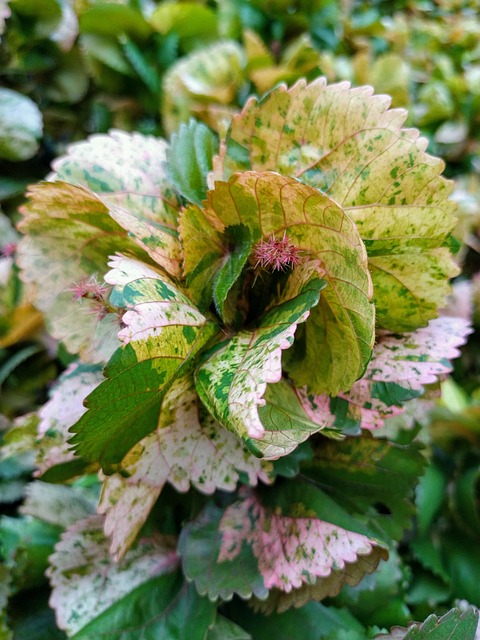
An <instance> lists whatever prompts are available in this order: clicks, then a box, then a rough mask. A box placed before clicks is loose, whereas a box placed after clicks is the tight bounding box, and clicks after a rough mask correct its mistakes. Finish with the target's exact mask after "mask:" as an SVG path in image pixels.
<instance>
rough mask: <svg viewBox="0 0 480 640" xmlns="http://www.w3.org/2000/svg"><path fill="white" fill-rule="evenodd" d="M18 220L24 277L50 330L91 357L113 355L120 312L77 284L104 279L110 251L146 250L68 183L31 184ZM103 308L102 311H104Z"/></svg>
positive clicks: (96, 359) (91, 197) (90, 198)
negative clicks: (83, 292) (80, 290)
mask: <svg viewBox="0 0 480 640" xmlns="http://www.w3.org/2000/svg"><path fill="white" fill-rule="evenodd" d="M28 195H29V197H30V202H29V203H28V204H26V205H25V206H24V207H23V209H22V212H23V214H24V219H23V220H22V221H21V222H20V224H19V229H20V230H21V231H22V233H24V234H27V235H26V237H24V238H23V239H22V240H21V241H20V243H19V245H18V258H17V261H18V265H19V266H20V268H21V277H22V279H23V280H24V281H25V282H27V283H28V284H29V285H30V290H31V293H32V296H33V299H34V302H35V305H36V306H37V307H38V308H39V309H40V310H41V311H43V312H44V314H45V316H46V321H47V325H48V329H49V331H50V333H51V334H52V335H53V336H54V337H55V338H57V339H58V340H62V341H63V342H64V344H65V346H66V347H67V349H68V350H69V351H71V352H72V353H78V354H80V357H81V358H82V359H83V360H85V361H87V362H102V361H106V360H108V358H109V357H110V356H111V354H112V353H113V351H114V350H115V349H116V348H117V346H118V340H117V338H116V330H117V316H116V314H115V313H107V311H108V308H107V307H104V306H101V308H99V309H97V306H98V303H97V301H96V300H89V299H85V298H81V297H80V298H78V299H77V298H76V296H75V293H74V289H75V287H76V286H78V285H81V283H83V282H86V281H88V280H89V279H90V278H91V277H93V278H96V279H97V280H98V282H99V283H101V279H102V276H103V274H104V273H105V271H106V270H107V260H108V256H109V255H110V254H112V253H115V251H116V250H117V249H118V247H119V245H120V246H121V247H122V249H123V250H124V251H129V252H131V253H133V254H134V255H135V253H141V252H140V250H139V249H137V247H136V245H135V244H134V243H133V242H132V241H131V240H130V239H129V238H128V236H127V233H126V232H125V231H124V230H123V229H122V227H121V226H119V225H118V224H117V223H116V222H115V221H114V220H112V218H111V217H110V215H109V213H108V209H107V207H106V206H105V204H103V203H102V202H101V201H100V200H99V199H98V198H97V197H96V196H95V194H93V193H92V192H90V191H88V190H87V189H85V188H83V187H75V186H72V185H70V184H67V183H64V182H54V183H42V184H39V185H37V186H34V187H31V189H30V191H29V194H28ZM99 311H100V313H99Z"/></svg>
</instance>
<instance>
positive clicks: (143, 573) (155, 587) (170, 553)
mask: <svg viewBox="0 0 480 640" xmlns="http://www.w3.org/2000/svg"><path fill="white" fill-rule="evenodd" d="M102 529H103V518H101V517H99V516H94V517H91V518H87V519H85V520H81V521H80V522H77V523H76V524H75V525H73V526H72V527H71V528H70V529H69V530H67V531H66V532H65V533H64V534H63V536H62V539H61V541H60V542H59V543H58V544H57V545H56V548H55V553H54V554H53V555H52V556H51V558H50V568H49V570H48V575H49V578H50V583H51V585H52V589H53V590H52V596H51V599H50V605H51V606H52V607H53V609H55V612H56V617H57V624H58V626H59V627H60V628H61V629H64V630H66V631H67V633H68V635H69V636H73V637H75V638H76V639H77V638H78V639H80V638H82V639H87V638H91V637H92V636H95V637H97V638H102V637H107V636H108V637H110V638H112V637H113V638H115V639H119V638H124V639H126V638H128V639H129V640H133V638H138V634H139V633H142V631H143V633H146V634H150V635H151V636H152V637H162V638H163V637H164V638H166V639H167V638H168V639H170V638H172V639H173V638H175V637H182V638H183V637H184V636H183V635H181V636H180V635H179V636H174V635H171V634H170V633H168V635H167V633H166V632H165V631H166V629H165V627H166V628H167V629H168V624H169V623H170V624H172V626H175V620H176V618H177V617H178V615H179V611H178V608H182V605H181V604H180V602H178V600H180V601H182V600H184V599H185V598H186V597H188V596H187V593H186V590H187V589H186V587H185V586H184V585H183V584H182V579H181V578H180V576H179V575H178V573H177V566H178V559H177V554H176V552H175V550H174V548H173V547H172V541H168V540H166V539H162V538H160V537H159V538H156V539H144V540H142V542H141V543H140V544H139V545H138V546H137V547H135V549H132V550H131V551H130V552H129V553H128V554H127V556H126V557H125V558H124V560H123V561H122V562H121V563H119V564H116V563H115V562H114V561H113V560H112V559H111V558H110V556H109V554H108V539H107V538H106V537H105V536H104V534H103V530H102ZM190 595H191V596H193V602H192V603H191V604H192V605H193V604H194V603H195V604H197V606H198V604H199V602H198V600H199V599H198V600H195V597H194V594H190ZM177 599H178V600H177ZM182 604H183V607H185V606H186V603H182ZM201 608H202V607H201V605H200V607H199V609H201ZM208 609H209V607H207V610H208ZM187 610H188V609H187ZM210 610H211V608H210ZM186 612H187V611H185V610H184V611H183V614H185V613H186ZM190 613H194V611H192V612H190ZM199 613H201V611H199ZM202 613H203V614H205V613H206V612H205V610H204V611H203V612H202ZM211 613H213V611H212V612H211ZM209 617H210V616H209ZM212 617H213V616H212ZM202 618H203V616H201V620H200V621H199V622H200V623H201V622H203V619H202ZM210 621H211V620H209V622H210ZM177 623H178V622H177ZM200 626H201V624H200ZM207 626H208V623H207ZM162 631H164V632H165V635H163V634H162ZM205 631H206V628H205V630H204V633H205ZM171 633H173V630H172V632H171ZM192 633H193V631H192ZM195 637H198V638H199V639H200V638H202V637H203V636H202V635H196V636H195Z"/></svg>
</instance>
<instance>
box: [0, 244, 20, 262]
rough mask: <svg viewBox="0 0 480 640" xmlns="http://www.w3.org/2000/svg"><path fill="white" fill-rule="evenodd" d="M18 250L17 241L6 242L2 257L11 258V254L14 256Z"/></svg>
mask: <svg viewBox="0 0 480 640" xmlns="http://www.w3.org/2000/svg"><path fill="white" fill-rule="evenodd" d="M16 250H17V245H16V243H15V242H9V243H8V244H6V245H5V246H4V247H3V249H2V251H1V254H2V257H4V258H9V257H10V256H13V255H14V253H15V252H16Z"/></svg>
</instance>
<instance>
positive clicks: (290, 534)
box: [179, 482, 388, 612]
mask: <svg viewBox="0 0 480 640" xmlns="http://www.w3.org/2000/svg"><path fill="white" fill-rule="evenodd" d="M296 484H297V486H296V488H293V487H288V488H287V491H285V487H283V490H282V492H281V493H279V492H276V495H275V496H274V497H272V496H271V495H270V496H269V506H266V505H265V504H263V503H262V501H261V500H260V499H259V498H258V496H256V495H255V494H253V493H248V492H244V495H243V499H241V500H239V501H238V502H235V503H233V504H232V505H230V506H229V507H227V509H226V510H225V511H224V513H223V514H221V513H218V512H216V511H214V510H210V511H209V512H208V511H207V512H206V513H205V515H203V516H201V517H200V518H199V519H198V520H197V521H196V522H193V523H191V524H190V525H188V526H187V528H186V529H185V530H184V532H183V533H182V536H181V539H180V545H179V551H180V554H181V556H182V562H183V568H184V572H185V574H186V575H187V577H188V578H190V579H192V580H194V582H195V584H196V586H197V589H198V590H199V591H200V593H206V594H208V596H209V597H210V598H217V597H219V596H220V597H221V598H222V599H230V598H231V597H232V595H233V593H238V594H239V595H241V596H242V597H244V598H246V597H251V595H252V594H254V595H256V596H257V598H260V599H259V600H257V601H256V606H258V607H260V608H262V609H264V610H266V611H268V612H271V611H273V610H275V609H277V610H279V611H283V610H285V609H287V608H288V607H289V606H291V605H292V604H295V606H301V605H302V604H304V603H305V602H307V601H308V600H309V599H317V600H318V599H322V598H325V597H327V596H329V595H336V593H338V591H339V590H340V588H341V586H342V585H343V584H345V583H347V584H357V583H358V582H359V581H360V580H361V578H362V577H363V576H364V575H365V574H366V573H371V572H372V571H374V570H375V568H376V567H377V565H378V563H379V561H380V560H381V559H382V558H383V559H385V558H386V557H388V552H387V551H386V549H385V548H384V547H383V546H382V545H381V544H379V543H378V541H376V540H375V539H372V538H370V537H369V536H368V535H366V534H365V532H358V531H357V530H356V529H359V530H362V526H361V524H360V523H358V522H355V521H354V520H353V519H352V518H350V517H349V516H348V515H347V514H346V512H344V511H343V510H341V509H340V510H339V509H338V507H337V506H336V505H335V503H333V502H332V501H330V500H329V499H328V498H327V497H326V496H325V495H324V494H322V492H320V491H318V490H316V489H314V488H313V487H311V486H310V485H308V484H306V483H302V482H296ZM288 489H293V494H292V493H291V491H289V490H288ZM270 492H271V490H270ZM274 493H275V492H274ZM276 498H280V502H278V503H277V502H276ZM290 498H294V500H292V504H287V503H288V500H289V499H290ZM329 514H330V516H331V518H332V519H330V520H329V518H328V515H329ZM337 521H341V522H342V524H338V522H337ZM333 522H335V524H333ZM349 525H353V527H354V530H352V529H348V526H349ZM207 544H208V546H207ZM240 568H241V569H240ZM255 568H256V571H255ZM258 574H259V575H258ZM265 598H267V599H266V600H265ZM262 601H264V602H262Z"/></svg>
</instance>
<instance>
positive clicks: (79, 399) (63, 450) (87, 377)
mask: <svg viewBox="0 0 480 640" xmlns="http://www.w3.org/2000/svg"><path fill="white" fill-rule="evenodd" d="M102 380H103V376H102V371H101V368H100V367H94V366H87V365H76V364H73V365H71V366H70V367H69V368H68V369H67V370H66V371H65V372H64V373H63V374H62V375H61V376H60V378H59V379H58V381H57V384H56V385H55V386H54V387H53V389H52V390H51V392H50V399H49V400H48V402H47V403H46V404H44V405H43V407H42V408H41V409H40V411H39V417H40V422H39V425H38V435H39V437H40V442H39V443H38V445H37V460H36V465H37V470H38V471H37V475H41V474H44V473H46V472H48V470H49V469H52V467H56V466H58V465H68V464H70V465H71V466H72V467H73V468H74V469H75V464H76V463H77V464H80V466H81V467H83V466H84V463H83V461H81V460H79V459H78V458H76V456H75V455H74V453H73V451H72V449H71V447H70V446H69V444H68V439H69V438H70V434H69V433H68V429H69V428H70V427H71V426H72V425H73V424H75V422H76V421H77V420H78V419H79V418H80V416H81V415H82V414H84V413H85V411H86V409H85V407H84V405H83V401H84V400H85V398H86V396H87V395H88V394H89V393H90V392H91V391H93V389H95V387H97V386H98V385H99V384H100V383H101V381H102ZM77 471H78V470H77Z"/></svg>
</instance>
